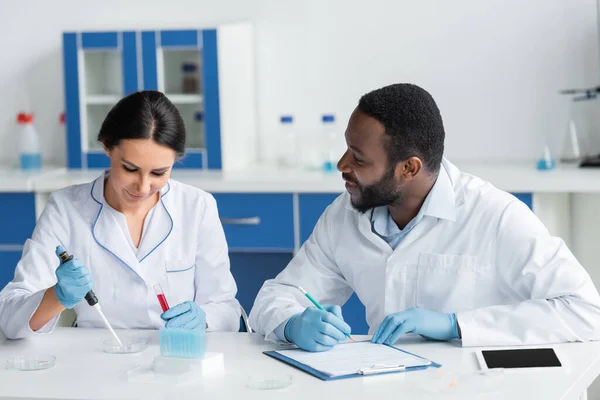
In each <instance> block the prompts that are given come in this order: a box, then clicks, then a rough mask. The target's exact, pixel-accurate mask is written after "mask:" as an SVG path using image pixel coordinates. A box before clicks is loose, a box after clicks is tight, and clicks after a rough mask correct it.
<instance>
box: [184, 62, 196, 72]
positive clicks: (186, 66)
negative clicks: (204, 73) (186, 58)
mask: <svg viewBox="0 0 600 400" xmlns="http://www.w3.org/2000/svg"><path fill="white" fill-rule="evenodd" d="M181 69H182V70H183V72H195V71H196V64H194V63H183V64H181Z"/></svg>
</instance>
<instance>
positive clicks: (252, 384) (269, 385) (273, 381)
mask: <svg viewBox="0 0 600 400" xmlns="http://www.w3.org/2000/svg"><path fill="white" fill-rule="evenodd" d="M291 384H292V376H291V375H262V376H250V377H248V383H247V386H248V387H249V388H250V389H254V390H274V389H283V388H286V387H288V386H290V385H291Z"/></svg>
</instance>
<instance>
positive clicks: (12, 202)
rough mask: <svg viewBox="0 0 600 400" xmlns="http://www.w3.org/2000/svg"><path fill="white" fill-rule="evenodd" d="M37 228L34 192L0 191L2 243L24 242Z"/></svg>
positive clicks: (0, 232)
mask: <svg viewBox="0 0 600 400" xmlns="http://www.w3.org/2000/svg"><path fill="white" fill-rule="evenodd" d="M34 228H35V195H34V194H33V193H0V244H20V245H22V244H24V243H25V241H26V240H27V239H29V238H30V237H31V235H32V234H33V229H34Z"/></svg>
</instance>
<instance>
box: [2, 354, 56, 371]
mask: <svg viewBox="0 0 600 400" xmlns="http://www.w3.org/2000/svg"><path fill="white" fill-rule="evenodd" d="M54 365H56V357H54V356H50V355H20V356H15V357H11V358H9V359H8V360H6V369H10V370H13V371H39V370H42V369H48V368H52V367H54Z"/></svg>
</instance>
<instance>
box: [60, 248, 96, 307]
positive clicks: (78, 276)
mask: <svg viewBox="0 0 600 400" xmlns="http://www.w3.org/2000/svg"><path fill="white" fill-rule="evenodd" d="M64 251H65V248H64V247H62V246H58V247H57V248H56V256H57V257H58V256H59V255H60V254H62V253H64ZM59 259H60V258H59ZM56 278H57V279H58V283H57V284H56V285H55V286H54V293H55V294H56V298H57V299H58V301H60V304H62V305H63V306H64V307H65V308H73V307H74V306H75V304H77V303H79V302H80V301H81V300H83V298H84V297H85V295H86V294H87V292H89V291H90V290H92V289H93V288H94V284H93V282H92V276H91V275H90V272H89V271H88V269H87V267H86V266H85V265H83V263H82V262H81V261H79V260H78V259H76V258H75V257H73V259H72V260H70V261H67V262H66V263H63V264H60V265H59V266H58V268H57V269H56Z"/></svg>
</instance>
